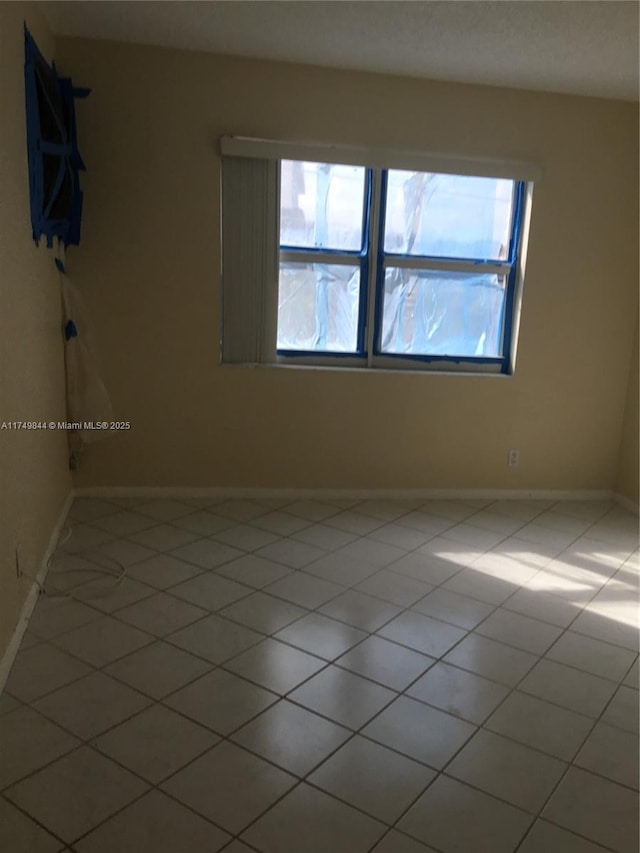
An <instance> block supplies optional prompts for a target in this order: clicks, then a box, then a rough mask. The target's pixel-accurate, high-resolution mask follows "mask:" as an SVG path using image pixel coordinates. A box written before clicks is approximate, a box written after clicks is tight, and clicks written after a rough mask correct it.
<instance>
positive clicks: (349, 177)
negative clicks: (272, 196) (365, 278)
mask: <svg viewBox="0 0 640 853" xmlns="http://www.w3.org/2000/svg"><path fill="white" fill-rule="evenodd" d="M280 175H281V177H280V245H281V246H296V247H300V248H317V249H344V250H346V251H354V252H359V251H360V249H361V248H362V216H363V204H364V177H365V170H364V168H363V167H362V166H340V165H335V164H333V163H306V162H302V161H300V160H282V162H281V164H280Z"/></svg>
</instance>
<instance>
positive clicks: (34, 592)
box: [0, 489, 75, 695]
mask: <svg viewBox="0 0 640 853" xmlns="http://www.w3.org/2000/svg"><path fill="white" fill-rule="evenodd" d="M74 496H75V495H74V491H73V489H72V490H71V491H70V492H69V494H68V495H67V497H66V499H65V502H64V504H63V505H62V509H61V510H60V514H59V515H58V520H57V521H56V523H55V525H54V527H53V530H52V531H51V536H50V537H49V542H48V543H47V548H46V550H45V552H44V554H43V556H42V559H41V561H40V568H39V569H38V573H37V574H36V578H37V580H38V583H39V584H43V583H44V581H45V578H46V576H47V569H48V568H49V565H48V564H49V559H50V557H51V555H52V554H53V553H54V551H55V549H56V546H57V544H58V539H59V538H60V532H61V530H62V528H63V526H64V523H65V521H66V519H67V515H68V514H69V509H70V507H71V504H72V503H73V498H74ZM38 583H32V584H31V589H30V590H29V592H28V593H27V597H26V598H25V600H24V604H23V605H22V610H21V611H20V616H19V618H18V624H17V625H16V627H15V630H14V632H13V635H12V637H11V639H10V640H9V645H8V646H7V648H6V650H5V653H4V655H2V657H1V658H0V695H2V691H3V690H4V686H5V684H6V681H7V678H8V677H9V673H10V672H11V667H12V666H13V662H14V660H15V657H16V655H17V654H18V649H19V648H20V643H21V642H22V638H23V636H24V632H25V631H26V630H27V627H28V625H29V620H30V619H31V614H32V613H33V608H34V607H35V606H36V602H37V600H38V593H39V591H40V588H39V586H38Z"/></svg>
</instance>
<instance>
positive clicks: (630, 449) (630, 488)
mask: <svg viewBox="0 0 640 853" xmlns="http://www.w3.org/2000/svg"><path fill="white" fill-rule="evenodd" d="M638 382H639V380H638V326H637V325H636V334H635V338H634V341H633V349H632V352H631V367H630V370H629V385H628V388H627V404H626V407H625V412H624V421H623V424H622V440H621V442H620V458H619V460H618V476H617V479H616V485H615V489H616V492H618V494H621V495H624V497H626V498H629V500H632V501H633V502H634V503H636V504H637V503H638V499H639V498H638V474H639V471H638V467H639V462H638V443H639V442H640V434H639V433H640V428H639V426H638Z"/></svg>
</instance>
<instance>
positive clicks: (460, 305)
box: [381, 267, 507, 356]
mask: <svg viewBox="0 0 640 853" xmlns="http://www.w3.org/2000/svg"><path fill="white" fill-rule="evenodd" d="M506 281H507V279H506V276H497V275H486V274H485V275H481V274H480V275H476V274H474V273H458V272H441V271H434V270H411V269H400V268H398V267H391V268H388V269H387V271H386V275H385V282H384V304H383V315H382V340H381V350H382V352H385V353H407V354H413V355H451V356H500V355H501V349H502V345H501V340H502V317H503V309H504V298H505V287H506Z"/></svg>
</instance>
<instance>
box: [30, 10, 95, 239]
mask: <svg viewBox="0 0 640 853" xmlns="http://www.w3.org/2000/svg"><path fill="white" fill-rule="evenodd" d="M24 80H25V99H26V111H27V158H28V162H29V197H30V203H31V229H32V233H33V239H34V240H35V242H36V244H37V243H39V242H40V238H41V237H42V236H43V235H44V237H45V238H46V241H47V246H49V247H51V246H52V245H53V240H54V237H57V238H59V239H60V240H61V241H62V242H63V243H64V244H65V246H69V245H76V246H77V245H78V243H79V242H80V221H81V217H82V191H81V189H80V180H79V176H78V173H79V172H80V171H84V170H85V166H84V163H83V162H82V158H81V157H80V153H79V151H78V145H77V140H76V115H75V107H74V101H75V99H76V98H86V96H87V95H88V94H89V92H90V89H80V88H76V87H74V86H73V84H72V82H71V79H70V78H68V77H61V76H59V75H58V73H57V71H56V68H55V65H49V63H48V62H47V61H46V60H45V58H44V57H43V56H42V54H41V53H40V51H39V49H38V45H37V44H36V43H35V41H34V40H33V38H32V36H31V34H30V33H29V31H28V29H27V27H26V26H25V28H24Z"/></svg>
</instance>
